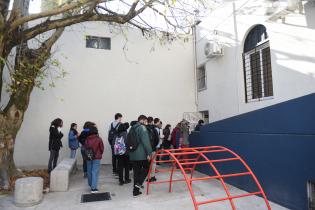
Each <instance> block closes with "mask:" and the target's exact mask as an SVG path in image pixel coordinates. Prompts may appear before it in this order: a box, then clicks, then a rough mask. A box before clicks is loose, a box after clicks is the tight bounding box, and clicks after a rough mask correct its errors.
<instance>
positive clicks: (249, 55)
mask: <svg viewBox="0 0 315 210" xmlns="http://www.w3.org/2000/svg"><path fill="white" fill-rule="evenodd" d="M243 62H244V79H245V96H246V102H252V101H260V100H263V99H266V98H269V97H271V96H273V84H272V71H271V70H272V69H271V56H270V46H269V41H268V34H267V32H266V28H265V27H264V26H263V25H258V26H256V27H254V28H253V29H252V30H251V31H250V33H249V34H248V36H247V38H246V40H245V46H244V54H243Z"/></svg>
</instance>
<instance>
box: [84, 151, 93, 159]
mask: <svg viewBox="0 0 315 210" xmlns="http://www.w3.org/2000/svg"><path fill="white" fill-rule="evenodd" d="M85 157H86V159H87V160H93V159H94V152H93V150H92V149H91V148H86V149H85Z"/></svg>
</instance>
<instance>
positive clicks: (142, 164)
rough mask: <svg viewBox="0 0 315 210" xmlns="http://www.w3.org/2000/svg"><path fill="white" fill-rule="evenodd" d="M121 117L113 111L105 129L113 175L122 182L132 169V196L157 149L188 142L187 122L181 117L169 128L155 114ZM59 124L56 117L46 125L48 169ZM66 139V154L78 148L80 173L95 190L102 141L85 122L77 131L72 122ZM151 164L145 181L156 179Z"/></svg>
mask: <svg viewBox="0 0 315 210" xmlns="http://www.w3.org/2000/svg"><path fill="white" fill-rule="evenodd" d="M122 119H123V116H122V114H120V113H117V114H115V120H114V121H113V122H112V123H111V125H110V128H109V133H108V142H109V144H110V146H111V151H112V166H113V175H114V176H118V177H119V184H120V185H124V184H128V183H130V182H131V179H130V178H129V172H130V170H133V179H134V184H133V196H135V197H136V196H139V195H141V194H142V193H141V189H142V188H144V187H143V183H144V181H145V179H146V177H147V175H148V172H149V166H150V161H151V159H152V157H154V155H155V152H156V151H157V150H159V149H162V148H163V149H170V148H179V147H188V146H189V140H188V137H189V123H188V122H187V121H186V120H183V121H181V122H180V123H178V124H177V125H176V127H175V128H174V129H173V131H172V132H171V125H169V124H167V125H166V126H165V128H164V129H163V130H162V122H161V120H160V119H159V118H152V117H146V116H145V115H140V116H139V117H138V120H137V121H132V122H131V123H130V124H129V123H128V122H125V123H124V122H123V120H122ZM62 127H63V122H62V120H61V119H60V118H57V119H55V120H54V121H53V122H52V123H51V126H50V129H49V131H50V135H49V151H50V158H49V163H48V172H49V173H50V172H51V171H52V170H53V169H54V168H55V167H56V164H57V160H58V156H59V150H60V148H61V147H62V141H61V139H62V137H63V133H62V132H61V128H62ZM161 131H162V132H161ZM161 133H162V134H163V137H161V136H162V135H161ZM68 140H69V142H68V143H69V148H70V151H71V152H70V157H71V158H75V157H76V151H77V150H78V149H79V148H80V149H81V155H82V159H83V171H84V177H87V178H88V184H89V186H90V188H91V193H96V192H98V189H97V185H98V177H99V170H100V161H101V159H102V155H103V152H104V144H103V140H102V139H101V138H100V136H99V134H98V129H97V126H96V124H95V123H93V122H86V123H85V124H84V126H83V130H82V132H81V133H80V134H79V132H78V131H77V124H75V123H72V124H71V127H70V131H69V134H68ZM155 167H156V165H155V164H153V165H152V174H151V178H150V180H147V181H150V182H154V181H156V177H155V173H154V172H155Z"/></svg>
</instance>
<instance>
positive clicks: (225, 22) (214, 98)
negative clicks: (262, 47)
mask: <svg viewBox="0 0 315 210" xmlns="http://www.w3.org/2000/svg"><path fill="white" fill-rule="evenodd" d="M291 2H292V1H291ZM268 5H269V6H271V5H272V4H271V3H269V4H268V3H267V1H264V0H260V1H244V0H237V1H225V2H224V3H222V5H221V6H219V8H217V9H216V10H215V11H214V12H212V14H211V15H210V16H209V17H208V18H207V19H205V20H203V21H202V22H201V23H200V24H199V25H198V26H197V29H196V31H197V32H196V45H197V53H196V54H197V66H198V67H200V66H202V65H205V68H206V86H207V88H206V89H205V90H203V91H200V92H199V93H198V111H206V110H207V111H209V121H210V122H214V121H218V120H222V119H225V118H228V117H232V116H236V115H239V114H242V113H246V112H250V111H253V110H257V109H260V108H263V107H266V106H270V105H273V104H277V103H280V102H284V101H287V100H290V99H294V98H297V97H300V96H304V95H307V94H310V93H314V92H315V3H314V2H311V1H309V2H308V1H303V7H304V8H303V11H302V14H300V13H299V11H298V9H297V10H295V11H293V12H288V13H287V14H285V15H284V17H285V20H284V23H283V22H282V21H281V19H278V20H277V21H274V20H268V19H269V18H270V17H271V16H270V15H265V13H266V10H270V8H272V7H270V8H268ZM273 6H274V7H273V8H274V9H273V10H274V11H272V12H273V14H281V13H278V12H281V11H283V10H284V9H285V8H287V6H288V1H276V2H275V3H274V4H273ZM233 8H234V9H233ZM274 17H275V16H274ZM257 24H263V25H264V26H265V27H266V28H267V32H268V34H269V40H270V49H271V63H272V64H271V65H272V77H273V91H274V95H273V97H272V98H271V99H267V100H263V101H257V102H249V103H246V102H245V87H244V70H243V59H242V53H243V47H244V40H245V38H246V35H247V33H248V32H249V31H250V29H251V28H252V27H253V26H255V25H257ZM214 30H216V31H217V35H214ZM213 39H217V40H218V41H219V42H221V43H222V44H223V45H224V56H222V57H217V58H211V59H207V58H206V56H205V54H204V46H205V44H206V43H207V42H208V40H213ZM297 111H298V110H297Z"/></svg>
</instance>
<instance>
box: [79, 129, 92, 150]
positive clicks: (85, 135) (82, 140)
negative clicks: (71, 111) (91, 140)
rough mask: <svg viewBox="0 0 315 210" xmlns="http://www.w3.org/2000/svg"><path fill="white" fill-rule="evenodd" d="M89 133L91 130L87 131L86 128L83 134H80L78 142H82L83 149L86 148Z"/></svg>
mask: <svg viewBox="0 0 315 210" xmlns="http://www.w3.org/2000/svg"><path fill="white" fill-rule="evenodd" d="M89 133H90V129H87V128H85V129H84V130H83V131H82V132H81V134H80V136H79V138H78V140H79V142H80V144H81V146H82V147H84V144H85V141H86V139H87V137H88V136H89Z"/></svg>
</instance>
